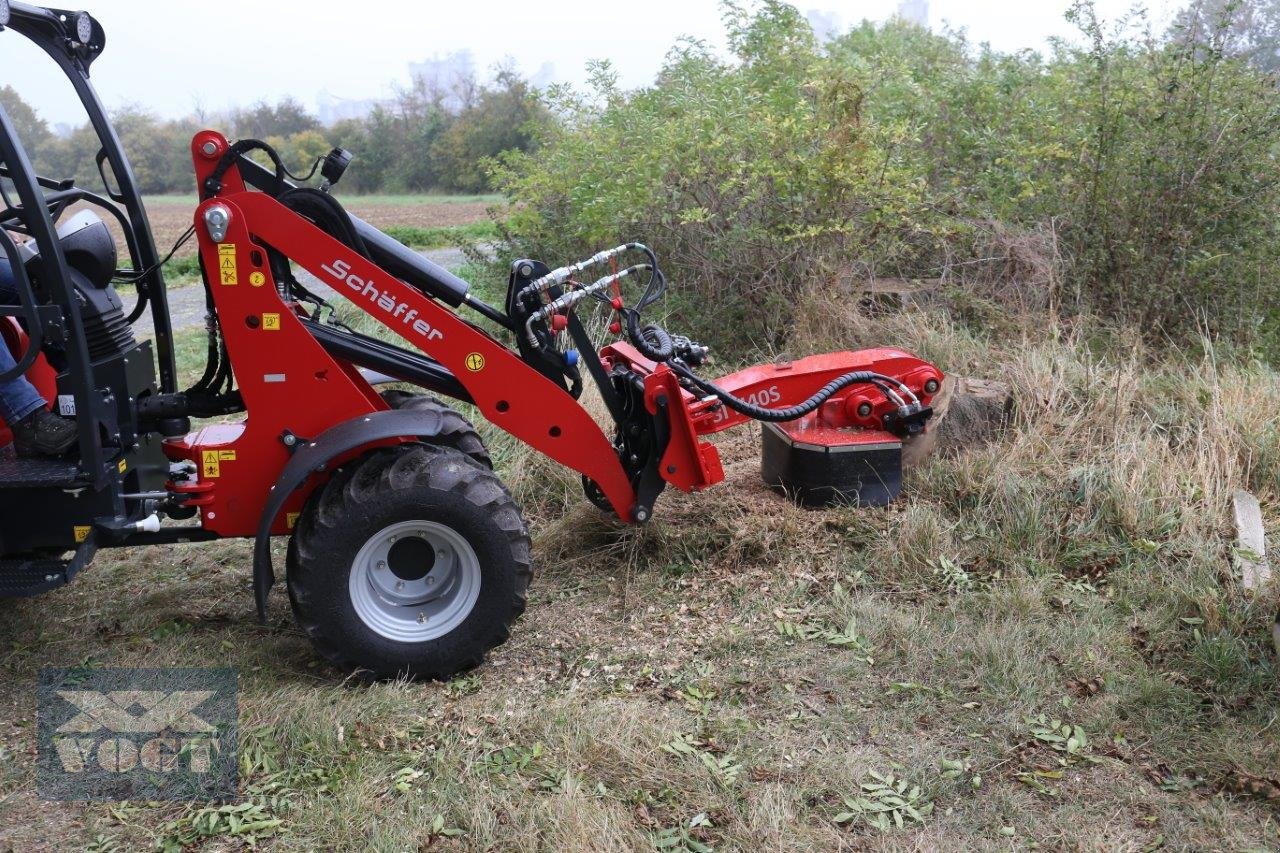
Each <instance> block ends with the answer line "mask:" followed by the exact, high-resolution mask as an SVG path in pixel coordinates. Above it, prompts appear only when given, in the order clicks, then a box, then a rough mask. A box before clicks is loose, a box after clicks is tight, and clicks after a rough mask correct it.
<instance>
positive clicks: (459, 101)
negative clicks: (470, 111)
mask: <svg viewBox="0 0 1280 853" xmlns="http://www.w3.org/2000/svg"><path fill="white" fill-rule="evenodd" d="M409 76H410V77H411V78H412V79H413V81H414V82H415V83H418V84H420V85H421V86H422V87H423V88H425V89H426V90H428V91H430V92H438V93H440V94H441V95H443V99H442V101H441V106H443V107H444V108H445V109H446V110H458V109H461V108H462V107H463V105H464V103H465V98H464V92H465V88H466V87H467V86H469V85H470V84H472V83H474V82H475V80H476V62H475V58H474V57H473V56H472V54H471V51H469V50H458V51H454V52H453V53H450V54H446V55H445V56H444V57H441V56H439V55H437V56H433V57H431V58H430V59H424V60H422V61H421V62H410V63H409Z"/></svg>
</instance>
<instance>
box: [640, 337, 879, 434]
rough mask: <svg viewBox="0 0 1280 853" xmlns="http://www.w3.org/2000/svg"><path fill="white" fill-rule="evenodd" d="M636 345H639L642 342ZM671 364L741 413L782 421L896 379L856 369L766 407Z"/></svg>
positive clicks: (693, 383)
mask: <svg viewBox="0 0 1280 853" xmlns="http://www.w3.org/2000/svg"><path fill="white" fill-rule="evenodd" d="M636 346H637V348H639V345H638V344H637V345H636ZM667 366H668V367H670V368H671V369H672V371H674V372H675V373H676V375H678V376H680V377H682V378H684V379H686V380H688V381H689V383H690V384H692V385H694V386H695V387H697V388H699V389H700V390H702V391H704V392H706V393H708V394H711V395H713V396H715V397H716V398H718V399H719V400H720V402H722V403H724V404H725V405H726V406H728V407H729V408H731V409H733V410H734V411H735V412H737V413H738V414H740V415H745V416H746V417H748V418H751V419H752V420H756V421H766V422H769V423H782V422H783V421H794V420H795V419H797V418H802V417H804V416H805V415H807V414H809V413H810V412H812V411H814V410H815V409H817V408H818V407H819V406H821V405H822V404H823V403H825V402H826V401H827V400H829V399H831V397H832V396H833V395H834V394H836V393H837V392H838V391H841V390H843V389H845V388H848V387H849V386H850V385H859V384H863V383H865V384H868V385H874V386H876V388H878V389H879V390H880V392H881V393H885V391H886V390H887V389H886V388H885V386H884V383H886V382H889V383H891V382H894V381H895V380H894V379H892V378H891V377H888V376H885V375H884V374H882V373H874V372H872V371H870V370H855V371H853V372H852V373H846V374H844V375H843V376H837V377H836V378H835V379H832V380H831V381H830V382H828V383H827V384H826V385H823V386H822V387H821V388H819V389H818V390H817V391H816V392H814V394H813V396H811V397H809V398H808V399H807V400H805V401H804V402H801V403H797V404H796V405H794V406H787V407H786V408H783V409H766V408H765V407H764V406H758V405H756V404H755V403H752V402H750V401H748V400H744V399H742V398H741V397H737V396H735V395H733V394H731V393H729V392H728V391H726V390H724V389H723V388H721V387H719V386H718V385H716V384H715V383H714V382H708V381H707V380H706V379H703V378H702V377H700V376H698V375H697V374H696V373H694V372H693V371H692V370H690V369H689V368H688V367H686V366H685V365H683V364H681V363H680V362H678V361H670V362H668V363H667ZM885 396H886V397H888V398H889V399H890V400H891V401H892V400H893V397H891V396H889V395H888V394H885ZM895 396H896V395H895Z"/></svg>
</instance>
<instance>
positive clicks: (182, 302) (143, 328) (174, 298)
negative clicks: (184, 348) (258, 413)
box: [125, 249, 465, 338]
mask: <svg viewBox="0 0 1280 853" xmlns="http://www.w3.org/2000/svg"><path fill="white" fill-rule="evenodd" d="M422 255H423V256H424V257H426V258H427V259H429V260H432V261H435V262H436V263H437V264H440V266H442V267H445V268H448V269H454V268H457V267H458V266H460V265H461V264H462V263H463V261H464V260H465V256H464V255H463V254H462V250H461V249H430V250H428V251H425V252H422ZM299 280H300V281H301V282H302V283H303V284H304V285H305V286H306V287H308V288H310V289H311V290H314V291H315V292H317V293H319V294H320V295H321V296H324V297H325V298H326V299H327V298H329V297H331V296H333V297H337V294H336V293H334V291H333V290H331V289H330V288H329V287H328V286H326V285H324V284H322V283H320V281H319V280H318V279H316V278H315V276H313V275H311V274H309V273H305V272H304V273H303V274H302V276H300V278H299ZM132 302H133V301H132V298H131V297H130V296H127V295H126V296H125V304H126V305H131V304H132ZM169 316H170V317H172V318H173V329H174V331H175V332H176V331H180V330H182V329H189V328H192V327H194V326H201V325H203V324H204V288H202V287H196V286H194V285H193V286H189V287H180V288H177V289H176V290H171V291H169ZM133 329H134V334H135V335H136V336H137V337H139V338H144V337H147V338H149V337H151V336H152V334H153V331H154V330H153V328H152V325H151V317H150V315H147V316H144V317H141V318H139V319H138V322H137V323H135V324H134V327H133Z"/></svg>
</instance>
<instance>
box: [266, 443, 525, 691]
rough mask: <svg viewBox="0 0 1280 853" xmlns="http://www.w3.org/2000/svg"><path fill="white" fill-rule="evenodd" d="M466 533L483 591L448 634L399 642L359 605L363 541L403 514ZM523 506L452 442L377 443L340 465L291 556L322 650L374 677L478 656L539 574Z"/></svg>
mask: <svg viewBox="0 0 1280 853" xmlns="http://www.w3.org/2000/svg"><path fill="white" fill-rule="evenodd" d="M408 520H429V521H434V522H436V523H439V524H444V525H447V526H449V527H451V528H453V529H454V530H455V531H456V532H458V533H460V534H461V535H462V536H463V537H464V538H465V539H466V540H467V542H468V543H469V544H470V545H471V547H472V548H473V549H474V550H475V553H476V556H477V557H478V558H479V564H480V592H479V596H478V598H477V599H476V602H475V605H474V606H473V607H472V609H471V612H470V613H469V614H467V616H466V618H465V619H464V620H463V621H462V623H461V624H459V625H458V626H457V627H456V628H454V629H453V630H452V631H450V632H449V633H447V634H445V635H444V636H442V637H437V638H435V639H432V640H426V641H422V642H414V643H408V642H399V641H396V640H392V639H389V638H387V637H384V636H382V635H381V634H378V633H377V632H375V631H374V630H372V629H371V628H369V627H368V626H367V625H365V623H364V622H363V621H362V620H361V619H360V617H359V615H358V614H357V613H356V610H355V606H354V605H353V604H352V601H351V595H350V591H349V587H348V584H349V581H350V573H351V570H352V565H353V563H354V560H355V557H356V554H357V552H359V550H360V548H361V546H363V545H364V543H365V542H366V541H367V540H368V539H369V537H371V536H374V535H376V534H377V533H378V532H379V531H381V530H382V529H384V528H385V527H387V526H389V525H392V524H395V523H397V522H400V521H408ZM531 552H532V549H531V542H530V540H529V535H528V533H527V532H526V530H525V525H524V519H523V518H522V517H521V515H520V508H519V507H518V506H517V505H516V502H515V501H514V500H513V499H512V498H511V495H510V493H509V492H508V491H507V489H506V487H504V486H503V485H502V481H501V480H499V479H498V477H497V476H496V475H495V474H494V473H493V472H492V471H490V470H489V469H488V468H486V467H484V466H482V465H480V464H479V463H477V462H475V461H474V460H472V459H471V458H470V457H468V456H466V455H464V454H463V453H461V452H459V451H457V450H454V449H453V448H449V447H437V446H433V445H426V444H406V445H401V446H400V447H396V448H390V449H384V450H375V451H372V452H371V453H369V454H367V455H365V456H363V457H361V458H359V459H357V460H354V461H353V462H351V463H348V464H347V465H344V466H342V467H341V468H340V469H338V470H337V471H336V472H335V473H334V475H333V477H332V478H331V479H330V480H329V482H328V483H326V484H325V485H324V486H323V487H321V488H319V489H317V490H316V492H315V494H313V495H312V496H311V498H310V499H309V500H308V502H307V505H306V507H305V508H304V510H303V512H302V515H301V516H300V517H299V519H298V524H297V527H296V528H295V530H294V534H293V538H292V539H291V540H290V544H289V553H288V555H287V558H286V563H287V566H288V587H289V600H290V602H291V603H292V604H293V612H294V616H295V618H296V619H297V621H298V624H299V625H300V626H301V627H302V630H303V631H304V632H305V633H306V635H307V636H308V638H310V640H311V643H312V645H314V646H315V648H316V651H317V652H319V654H320V655H321V656H323V657H324V658H326V659H328V660H329V661H331V662H333V663H334V664H336V665H337V666H339V667H340V668H342V669H343V670H346V671H351V672H355V673H357V674H358V675H359V676H361V677H363V678H366V679H370V680H372V679H384V678H396V677H401V676H407V677H409V678H413V679H444V678H448V677H450V676H452V675H455V674H457V673H459V672H462V671H463V670H467V669H470V668H472V667H474V666H476V665H478V664H479V663H480V662H481V661H482V660H483V659H484V656H485V654H487V653H488V651H489V650H490V649H492V648H494V647H495V646H498V645H501V644H502V643H503V642H505V641H506V639H507V638H508V637H509V636H510V631H511V624H512V623H513V622H514V621H515V620H516V618H517V617H518V616H519V615H520V614H521V613H523V612H524V608H525V597H526V594H527V591H528V588H529V581H530V580H531V578H532V576H533V563H532V558H531Z"/></svg>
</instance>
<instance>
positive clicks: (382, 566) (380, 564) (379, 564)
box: [378, 560, 387, 569]
mask: <svg viewBox="0 0 1280 853" xmlns="http://www.w3.org/2000/svg"><path fill="white" fill-rule="evenodd" d="M386 567H387V564H386V561H384V560H379V561H378V568H380V569H385V568H386Z"/></svg>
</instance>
